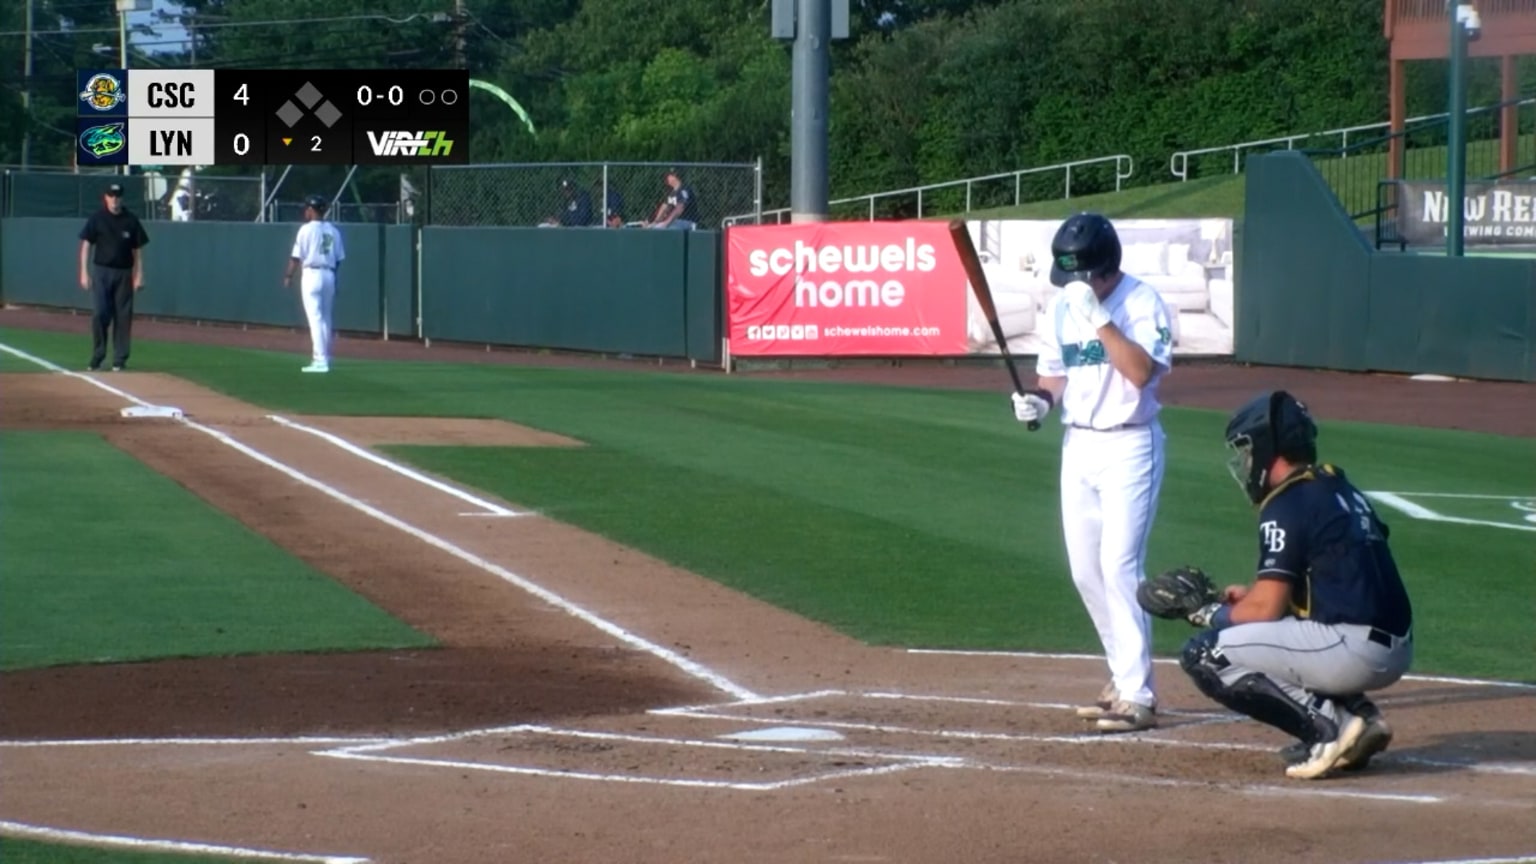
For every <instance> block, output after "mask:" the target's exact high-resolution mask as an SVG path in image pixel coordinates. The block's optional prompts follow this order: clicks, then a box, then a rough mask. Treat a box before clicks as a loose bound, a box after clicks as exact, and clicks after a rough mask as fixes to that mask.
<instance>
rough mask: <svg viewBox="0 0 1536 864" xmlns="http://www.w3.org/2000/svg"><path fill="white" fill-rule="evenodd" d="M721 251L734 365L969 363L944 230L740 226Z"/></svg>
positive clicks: (962, 289)
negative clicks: (823, 359)
mask: <svg viewBox="0 0 1536 864" xmlns="http://www.w3.org/2000/svg"><path fill="white" fill-rule="evenodd" d="M725 242H726V264H725V282H726V303H727V308H728V311H729V321H730V351H731V353H732V354H733V355H737V356H754V355H756V356H761V355H773V354H779V355H800V356H838V355H842V356H848V355H858V354H867V355H877V356H878V355H883V356H896V355H957V354H965V353H968V345H967V339H966V314H967V310H966V297H967V295H968V294H969V293H970V292H969V289H968V287H967V284H968V283H967V280H966V276H965V268H964V267H962V266H961V264H960V257H959V255H958V253H956V251H955V246H954V241H953V239H952V238H951V237H950V234H949V226H948V224H947V223H945V222H922V221H915V222H818V223H804V224H794V225H744V226H739V227H731V228H728V229H726V235H725Z"/></svg>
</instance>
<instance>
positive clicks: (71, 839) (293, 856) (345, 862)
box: [0, 821, 370, 864]
mask: <svg viewBox="0 0 1536 864" xmlns="http://www.w3.org/2000/svg"><path fill="white" fill-rule="evenodd" d="M0 834H8V835H10V836H13V837H34V838H37V839H40V840H56V841H62V842H65V843H82V844H89V845H92V846H125V847H128V848H132V849H144V850H163V851H169V852H202V853H206V854H210V855H227V856H230V857H232V858H254V859H260V860H264V861H313V862H316V864H367V862H368V861H369V860H370V859H368V858H358V857H355V856H350V855H305V854H301V853H295V852H272V851H268V850H266V849H248V848H244V847H241V846H218V845H214V844H212V843H190V842H187V841H185V840H146V839H143V838H140V837H127V836H123V835H121V834H92V833H90V832H87V831H66V830H64V829H62V828H47V827H44V826H42V825H28V824H26V823H24V822H4V821H0Z"/></svg>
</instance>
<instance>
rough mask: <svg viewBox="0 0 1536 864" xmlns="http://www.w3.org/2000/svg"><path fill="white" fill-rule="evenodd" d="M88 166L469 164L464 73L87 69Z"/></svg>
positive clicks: (83, 90) (82, 130)
mask: <svg viewBox="0 0 1536 864" xmlns="http://www.w3.org/2000/svg"><path fill="white" fill-rule="evenodd" d="M76 79H77V80H76V84H77V87H78V90H77V95H78V99H77V102H78V110H77V114H76V126H77V128H76V133H77V136H78V147H77V148H76V159H77V160H78V162H79V164H81V165H286V164H294V165H310V164H326V165H421V164H439V165H465V164H468V163H469V73H468V71H466V70H463V69H393V70H368V69H327V70H316V69H126V70H124V69H81V70H78V71H77V74H76Z"/></svg>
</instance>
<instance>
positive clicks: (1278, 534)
mask: <svg viewBox="0 0 1536 864" xmlns="http://www.w3.org/2000/svg"><path fill="white" fill-rule="evenodd" d="M1259 535H1260V536H1262V537H1263V538H1264V546H1265V547H1266V548H1268V549H1269V552H1270V554H1271V555H1275V554H1279V553H1280V552H1281V550H1283V549H1285V529H1284V528H1281V527H1280V523H1279V522H1276V521H1274V520H1270V521H1268V522H1261V523H1259Z"/></svg>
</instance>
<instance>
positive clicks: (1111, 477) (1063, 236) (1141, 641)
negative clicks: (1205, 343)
mask: <svg viewBox="0 0 1536 864" xmlns="http://www.w3.org/2000/svg"><path fill="white" fill-rule="evenodd" d="M1051 256H1052V258H1053V262H1054V263H1053V266H1052V268H1051V281H1052V283H1054V284H1055V285H1057V286H1060V287H1061V288H1062V291H1061V292H1060V293H1059V294H1058V295H1057V296H1056V297H1054V298H1053V299H1052V300H1051V303H1050V304H1049V305H1048V307H1047V310H1046V316H1045V320H1046V327H1045V333H1044V336H1045V339H1044V344H1043V346H1042V347H1041V349H1040V355H1039V360H1038V362H1037V365H1036V370H1035V371H1036V375H1037V376H1038V378H1039V386H1040V389H1038V390H1034V391H1030V392H1027V393H1015V394H1014V396H1013V402H1014V414H1015V416H1016V417H1017V418H1018V419H1019V420H1020V421H1021V422H1029V421H1032V420H1038V419H1040V418H1041V417H1042V416H1044V415H1045V414H1046V413H1048V412H1049V411H1050V410H1051V409H1052V408H1053V407H1057V406H1059V407H1060V410H1061V422H1062V424H1063V425H1065V426H1066V427H1067V428H1066V434H1065V437H1064V440H1063V444H1062V456H1061V521H1062V530H1063V534H1064V535H1065V538H1066V547H1067V559H1068V562H1069V563H1070V565H1071V568H1072V581H1073V583H1074V584H1075V585H1076V587H1077V591H1078V594H1079V596H1080V597H1081V598H1082V601H1083V606H1084V607H1085V608H1086V609H1087V611H1088V616H1089V617H1090V618H1091V619H1092V620H1093V626H1094V629H1095V630H1097V631H1098V635H1099V642H1100V644H1101V645H1102V646H1103V648H1104V653H1105V657H1106V659H1107V661H1108V665H1109V673H1110V681H1109V683H1108V684H1107V685H1105V687H1104V689H1103V691H1102V692H1101V693H1100V695H1099V699H1098V700H1097V701H1096V702H1095V703H1093V704H1091V705H1085V706H1084V707H1082V708H1079V709H1078V715H1079V716H1081V717H1083V718H1084V719H1087V720H1091V721H1093V723H1094V724H1095V726H1096V727H1097V728H1098V729H1099V730H1100V731H1103V732H1129V731H1134V730H1138V729H1146V728H1149V727H1152V726H1155V725H1156V717H1155V714H1156V708H1157V696H1156V693H1155V690H1154V687H1153V680H1152V645H1151V636H1152V621H1151V617H1150V616H1149V615H1147V613H1146V612H1145V611H1143V610H1142V608H1141V606H1140V605H1139V604H1138V603H1137V601H1136V588H1137V586H1138V585H1139V584H1140V582H1141V580H1142V578H1143V569H1144V565H1145V561H1146V553H1147V537H1148V535H1149V534H1150V533H1151V530H1152V522H1153V519H1154V517H1155V516H1156V513H1157V502H1158V494H1159V492H1160V490H1161V486H1162V480H1163V466H1164V462H1163V444H1164V436H1163V429H1162V426H1161V424H1160V423H1159V421H1158V413H1159V411H1160V410H1161V406H1160V405H1159V403H1158V400H1157V388H1158V384H1159V382H1160V381H1161V380H1162V376H1163V375H1165V374H1167V373H1168V372H1169V370H1170V369H1171V368H1172V356H1173V344H1172V343H1173V333H1172V329H1171V327H1170V322H1169V313H1168V309H1167V307H1166V306H1165V305H1164V303H1163V300H1162V298H1161V297H1160V296H1159V295H1158V293H1157V291H1156V290H1155V289H1153V288H1152V286H1150V285H1147V284H1146V283H1144V282H1141V281H1139V280H1137V279H1136V278H1135V277H1133V276H1129V275H1126V274H1124V273H1121V272H1120V239H1119V236H1118V235H1117V234H1116V232H1115V229H1114V226H1113V225H1111V224H1110V222H1109V220H1108V219H1106V218H1104V217H1103V216H1101V215H1099V214H1096V213H1079V214H1077V215H1075V216H1073V217H1071V218H1069V219H1067V220H1066V222H1064V223H1063V224H1062V226H1061V228H1060V229H1059V230H1058V231H1057V233H1056V237H1055V239H1054V240H1053V241H1052V243H1051Z"/></svg>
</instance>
